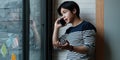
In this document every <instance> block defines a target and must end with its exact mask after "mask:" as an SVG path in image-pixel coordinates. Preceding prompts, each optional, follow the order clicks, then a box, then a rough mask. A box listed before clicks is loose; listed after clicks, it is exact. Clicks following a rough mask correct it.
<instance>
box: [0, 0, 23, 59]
mask: <svg viewBox="0 0 120 60" xmlns="http://www.w3.org/2000/svg"><path fill="white" fill-rule="evenodd" d="M0 1H1V2H0V60H22V0H8V1H5V0H0Z"/></svg>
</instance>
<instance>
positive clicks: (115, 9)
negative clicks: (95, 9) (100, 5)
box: [104, 0, 120, 60]
mask: <svg viewBox="0 0 120 60" xmlns="http://www.w3.org/2000/svg"><path fill="white" fill-rule="evenodd" d="M119 6H120V0H104V11H105V12H104V27H105V28H104V33H105V34H104V35H105V36H104V37H105V60H120V52H119V51H120V47H119V44H120V32H119V31H120V27H119V25H120V7H119Z"/></svg>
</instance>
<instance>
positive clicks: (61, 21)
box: [58, 18, 66, 26]
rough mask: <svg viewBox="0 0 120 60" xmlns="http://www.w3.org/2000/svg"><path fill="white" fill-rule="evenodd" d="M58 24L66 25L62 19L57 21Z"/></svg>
mask: <svg viewBox="0 0 120 60" xmlns="http://www.w3.org/2000/svg"><path fill="white" fill-rule="evenodd" d="M58 23H60V24H61V25H62V26H65V24H66V22H65V20H64V19H63V18H62V19H61V20H59V22H58Z"/></svg>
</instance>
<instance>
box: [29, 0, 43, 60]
mask: <svg viewBox="0 0 120 60" xmlns="http://www.w3.org/2000/svg"><path fill="white" fill-rule="evenodd" d="M39 6H40V0H35V1H34V0H30V35H29V36H30V41H29V44H30V51H29V54H30V55H29V59H30V60H41V57H40V55H41V54H40V48H41V46H40V45H41V44H40V43H41V38H40V7H39Z"/></svg>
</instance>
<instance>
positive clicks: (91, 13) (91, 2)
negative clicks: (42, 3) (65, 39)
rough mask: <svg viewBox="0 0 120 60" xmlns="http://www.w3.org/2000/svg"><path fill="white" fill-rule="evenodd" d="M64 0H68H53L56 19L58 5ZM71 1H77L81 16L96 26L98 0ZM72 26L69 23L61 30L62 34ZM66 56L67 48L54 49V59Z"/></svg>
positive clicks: (62, 59) (60, 59)
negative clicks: (63, 49)
mask: <svg viewBox="0 0 120 60" xmlns="http://www.w3.org/2000/svg"><path fill="white" fill-rule="evenodd" d="M64 1H68V0H53V7H54V8H53V16H54V17H53V19H54V20H55V19H56V18H57V17H59V16H58V14H57V12H56V9H57V7H58V6H59V5H60V4H61V3H62V2H64ZM69 1H75V2H76V3H78V5H79V7H80V16H81V18H82V19H84V20H87V21H90V22H91V23H92V24H94V25H95V26H96V0H69ZM68 27H70V25H67V26H65V27H63V28H61V30H60V35H59V36H61V35H62V34H64V33H65V30H66V29H67V28H68ZM62 29H64V30H62ZM65 58H66V50H65V51H62V50H54V52H53V60H65Z"/></svg>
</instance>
